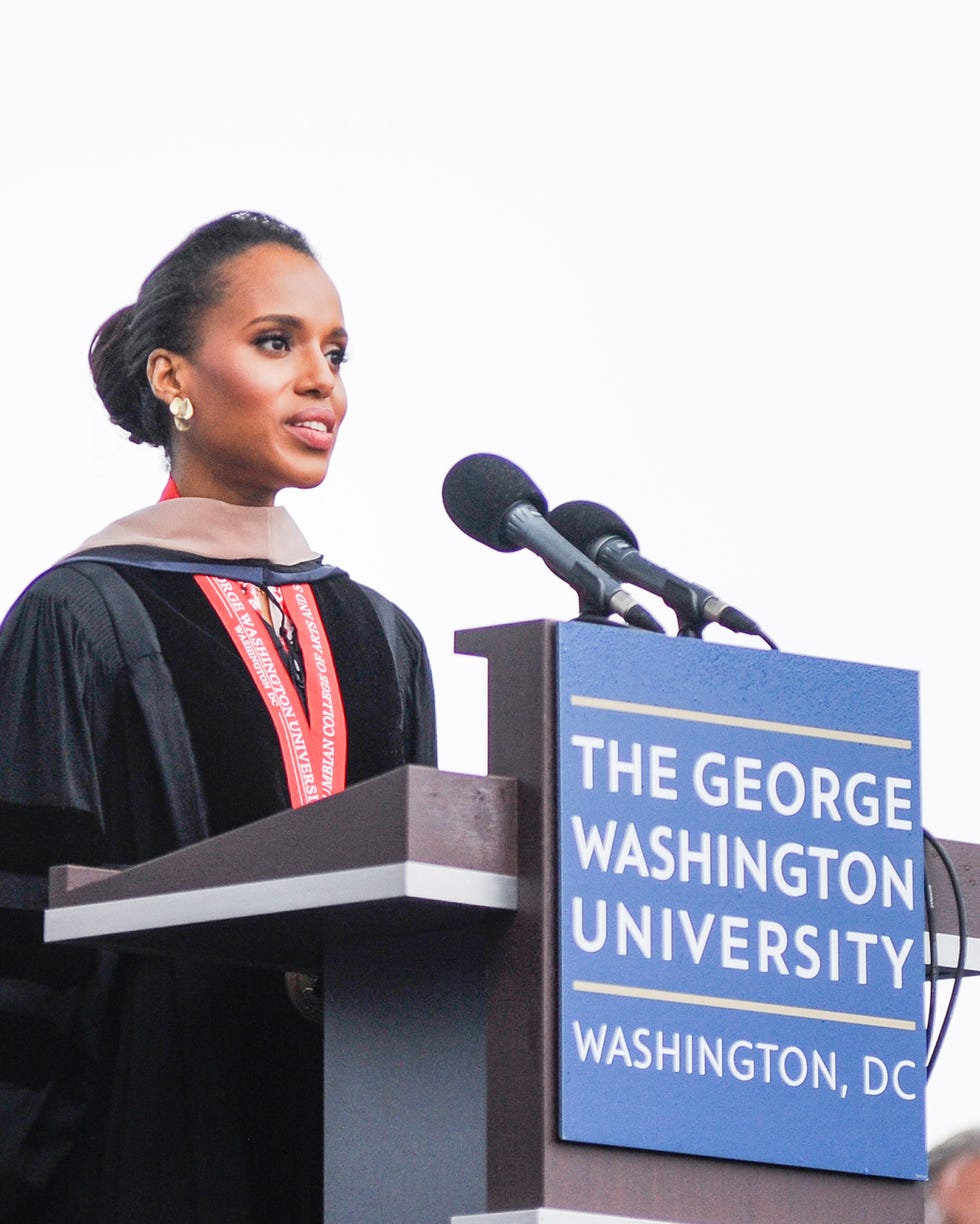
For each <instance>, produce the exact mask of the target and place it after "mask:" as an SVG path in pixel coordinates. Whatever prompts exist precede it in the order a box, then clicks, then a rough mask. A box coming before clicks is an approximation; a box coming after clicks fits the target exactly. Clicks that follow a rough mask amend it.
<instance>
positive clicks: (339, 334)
mask: <svg viewBox="0 0 980 1224" xmlns="http://www.w3.org/2000/svg"><path fill="white" fill-rule="evenodd" d="M256 323H275V324H277V325H278V326H279V327H291V328H293V329H299V328H301V327H302V326H303V320H302V319H299V318H297V317H296V315H288V314H268V315H259V316H258V318H255V319H252V320H251V321H250V322H249V323H247V324H246V326H247V327H254V326H255V324H256ZM330 339H331V340H347V339H348V335H347V329H346V328H345V327H335V328H334V329H333V331H332V332H331V333H330Z"/></svg>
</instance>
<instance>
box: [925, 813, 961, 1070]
mask: <svg viewBox="0 0 980 1224" xmlns="http://www.w3.org/2000/svg"><path fill="white" fill-rule="evenodd" d="M922 833H923V836H924V837H925V839H926V841H927V842H928V843H929V845H930V846H932V848H933V849H934V850H935V852H936V854H937V855H938V857H939V860H940V862H941V863H942V865H943V867H944V868H945V869H946V875H947V877H948V878H949V882H950V885H951V887H952V889H953V900H954V901H955V902H956V923H957V928H958V935H959V947H958V949H957V953H956V968H955V970H954V971H953V985H952V988H951V989H950V993H949V999H948V1000H947V1003H946V1011H945V1014H944V1015H943V1022H942V1024H941V1025H940V1026H939V1032H938V1033H937V1034H936V1039H935V1041H934V1042H933V1046H932V1050H931V1051H928V1054H927V1058H926V1079H928V1078H929V1076H930V1075H931V1074H932V1068H933V1067H934V1066H935V1064H936V1059H937V1058H938V1057H939V1052H940V1050H941V1049H942V1045H943V1042H944V1041H945V1039H946V1032H947V1030H948V1028H949V1022H950V1020H951V1019H952V1018H953V1009H954V1008H955V1006H956V1000H957V996H958V995H959V993H960V983H961V982H962V981H963V975H964V970H965V969H966V906H965V905H964V903H963V890H962V889H961V888H960V882H959V880H958V879H957V877H956V869H955V867H954V866H953V861H952V859H951V858H950V857H949V855H948V854H947V853H946V847H945V846H944V845H943V844H942V842H941V841H940V840H939V839H938V838H937V837H933V835H932V834H931V833H928V832H927V831H926V830H925V829H923V830H922ZM930 954H931V955H934V954H932V953H930ZM927 1049H928V1047H927Z"/></svg>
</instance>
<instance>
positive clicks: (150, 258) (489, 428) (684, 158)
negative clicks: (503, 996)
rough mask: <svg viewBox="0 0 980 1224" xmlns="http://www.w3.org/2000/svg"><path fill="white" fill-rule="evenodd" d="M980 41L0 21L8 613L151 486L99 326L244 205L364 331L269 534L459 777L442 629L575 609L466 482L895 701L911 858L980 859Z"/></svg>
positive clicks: (741, 21)
mask: <svg viewBox="0 0 980 1224" xmlns="http://www.w3.org/2000/svg"><path fill="white" fill-rule="evenodd" d="M978 44H980V11H978V9H977V7H976V5H975V4H973V3H970V2H966V0H962V2H956V0H950V2H948V3H926V2H925V0H922V2H918V3H908V2H904V0H823V2H822V3H819V4H818V3H802V2H801V0H773V2H772V3H765V2H762V0H739V2H737V3H733V2H732V0H705V2H702V3H695V2H689V3H677V2H675V3H665V2H663V0H642V2H639V0H611V2H609V0H607V3H605V4H603V5H598V4H585V3H582V2H581V0H562V2H561V3H558V2H554V3H548V2H542V0H537V2H535V0H524V3H512V2H511V0H503V2H495V3H492V4H489V3H482V2H474V3H469V4H462V3H458V2H457V3H453V2H448V0H447V2H444V3H440V2H436V0H423V2H422V3H415V4H399V3H394V2H391V3H383V2H379V0H375V2H371V0H367V2H365V0H358V2H357V3H350V4H348V5H335V4H333V3H330V2H329V0H316V2H313V0H295V2H294V3H291V4H271V3H264V4H258V3H254V2H253V0H243V2H242V3H237V4H234V5H230V4H229V5H224V4H219V3H209V2H208V0H198V2H197V3H193V4H191V3H187V2H186V0H174V2H173V3H169V4H168V5H165V6H156V5H153V6H149V5H147V6H143V5H138V4H131V3H127V4H123V3H118V4H117V3H110V2H106V0H94V2H92V3H87V4H84V5H78V6H69V5H68V4H67V3H65V4H60V5H59V4H48V5H44V4H37V5H32V6H30V7H28V6H27V5H19V6H16V7H14V6H11V8H10V9H9V10H8V11H7V12H6V13H5V16H4V21H3V32H2V42H0V48H2V49H0V105H2V114H3V116H4V121H3V135H2V147H3V173H4V183H5V186H4V189H3V197H2V205H0V209H2V213H0V215H2V218H3V223H4V224H3V290H2V293H0V320H2V325H0V351H2V358H3V371H4V378H3V382H2V384H0V395H2V403H3V418H2V419H3V434H2V438H3V445H2V448H0V488H2V497H3V505H4V510H5V520H6V523H7V529H6V533H5V542H6V548H5V552H6V566H5V570H4V573H3V575H2V578H0V607H6V606H7V605H8V604H9V603H10V602H11V601H12V600H13V598H14V597H15V596H16V594H17V592H18V591H19V590H20V588H21V587H22V586H23V585H24V584H25V583H26V582H27V581H28V580H29V579H30V578H31V576H32V575H33V574H34V573H36V572H37V571H38V570H39V569H41V568H43V567H44V565H45V564H46V563H48V562H49V561H51V560H53V559H54V558H55V557H57V556H58V555H60V554H62V553H64V552H66V551H68V550H69V549H70V548H71V547H72V546H73V545H75V544H76V543H77V542H78V541H79V540H80V539H81V538H82V537H83V536H85V535H88V534H89V533H90V532H92V531H94V530H95V529H96V528H97V527H99V526H101V525H103V523H105V522H106V521H108V520H109V519H111V518H114V517H117V516H118V515H120V514H123V513H125V512H127V511H129V510H131V509H133V508H135V507H137V506H140V505H144V504H146V503H148V502H151V501H154V500H156V497H157V496H158V494H159V491H160V489H161V487H162V485H163V482H164V479H165V473H164V468H163V464H162V460H161V458H160V457H159V456H158V455H156V454H155V453H154V452H145V451H144V449H143V448H136V447H133V446H131V445H130V444H129V443H128V442H127V441H126V440H125V439H124V438H123V437H122V436H121V435H118V434H117V433H116V431H115V430H114V429H113V428H112V427H111V426H110V425H108V424H107V422H106V418H105V415H104V412H103V410H102V409H101V406H100V405H99V403H98V401H97V399H96V397H95V394H94V391H93V390H92V389H91V386H90V384H89V381H88V373H87V366H86V359H85V358H86V350H87V347H88V343H89V340H90V338H91V335H92V333H93V331H94V330H95V328H96V326H97V325H98V324H99V323H100V322H101V321H102V320H103V319H104V318H105V317H106V316H107V315H108V314H110V313H111V312H112V311H114V310H115V309H116V308H118V307H119V306H121V305H124V304H126V303H128V302H131V301H132V300H133V299H134V297H135V295H136V292H137V290H138V287H139V283H140V281H141V280H142V278H143V276H144V275H145V274H146V273H147V272H148V271H149V270H150V268H151V267H152V266H153V265H154V264H155V263H156V262H157V260H158V259H159V258H160V257H161V256H162V255H163V254H165V253H166V252H167V251H168V250H169V249H171V247H173V246H174V245H175V244H176V243H177V242H178V241H180V239H181V238H182V237H183V236H184V235H185V234H186V233H187V232H188V231H189V230H191V229H192V228H194V227H195V226H196V225H198V224H200V223H202V222H203V221H205V220H209V219H210V218H212V217H214V216H217V215H220V214H222V213H224V212H227V211H230V210H231V209H234V208H242V207H246V208H258V209H263V210H266V211H269V212H272V213H275V214H277V215H280V216H282V217H283V218H284V219H285V220H287V221H289V222H290V223H291V224H293V225H296V226H298V227H299V228H301V229H303V230H304V231H306V233H307V234H308V236H309V238H310V240H311V242H312V243H313V245H314V247H315V248H316V249H317V251H318V252H319V254H320V256H321V259H322V262H323V263H324V266H325V267H326V268H327V270H328V271H329V272H331V274H332V275H333V277H334V279H335V280H336V282H337V284H338V286H339V288H340V291H341V294H342V297H343V299H344V303H345V308H346V315H347V322H348V326H349V329H350V331H351V334H352V346H351V362H350V364H349V365H348V366H347V367H346V377H347V382H348V387H349V394H350V401H351V411H350V415H349V417H348V421H347V423H346V424H345V426H344V430H343V435H342V438H341V444H340V446H339V449H338V452H337V455H336V457H335V459H334V463H333V467H332V470H331V473H330V476H329V479H328V481H327V484H326V485H325V486H324V488H323V489H321V490H319V491H317V492H315V493H306V494H302V495H297V496H287V497H286V498H284V501H286V503H287V504H288V505H289V506H290V508H291V509H292V510H293V512H294V514H295V515H296V517H297V518H298V519H299V521H300V523H301V525H302V526H303V527H304V528H305V530H306V532H307V535H308V536H309V537H310V538H311V541H312V542H313V543H314V544H315V545H316V546H317V547H318V548H321V549H322V550H323V551H324V552H325V554H326V555H327V558H328V559H329V560H332V561H336V562H337V563H340V564H342V565H343V566H345V567H346V568H347V569H349V570H350V571H351V572H352V573H353V574H354V576H355V577H357V578H359V579H361V580H362V581H365V582H368V583H369V584H371V585H374V586H377V587H379V588H380V589H382V590H383V591H384V592H385V593H386V594H388V595H390V596H391V597H393V598H394V599H396V600H397V601H398V602H400V603H401V604H402V605H403V606H404V607H405V608H406V609H407V610H408V611H409V612H410V614H411V615H412V616H413V617H414V618H415V620H416V621H417V622H418V624H419V626H420V627H421V629H422V631H423V633H424V635H425V637H426V639H427V642H428V644H429V648H430V651H431V655H432V661H433V665H434V669H435V675H436V684H437V694H438V700H439V707H440V710H439V712H440V722H441V752H442V756H441V763H442V764H443V766H444V767H446V768H450V769H459V770H464V771H476V772H479V771H482V770H483V769H484V768H485V752H484V745H483V741H484V735H485V723H484V722H483V721H482V720H483V717H484V716H483V714H482V708H483V700H484V699H483V683H484V678H483V673H482V664H481V663H480V662H478V661H475V660H470V659H457V658H455V657H454V656H453V653H452V632H453V630H454V628H456V627H462V626H470V625H480V624H492V623H497V622H502V621H509V620H524V619H535V618H538V617H543V616H550V617H557V618H563V617H567V616H571V615H573V614H574V612H575V601H574V597H573V596H572V595H571V593H570V592H569V591H568V590H566V589H565V588H564V587H563V586H562V585H561V584H560V583H559V582H558V581H557V580H556V579H554V578H552V577H551V575H550V574H549V573H548V572H547V571H546V570H545V569H544V567H543V566H542V565H541V564H540V563H539V562H538V561H536V560H535V559H534V558H532V557H530V556H529V555H528V554H515V555H508V556H504V555H498V554H495V553H492V552H490V551H488V550H486V549H484V548H481V546H480V545H478V544H475V543H474V542H472V541H471V540H469V539H468V538H466V537H465V536H463V535H461V534H460V533H459V532H458V531H457V530H456V528H455V527H453V526H452V524H451V523H450V522H449V520H448V519H447V518H446V517H445V515H444V513H443V510H442V507H441V502H440V488H441V483H442V478H443V476H444V474H445V472H446V471H447V469H448V468H449V467H450V466H451V464H452V463H454V462H455V461H456V460H457V459H458V458H460V457H461V456H463V455H466V454H468V453H470V452H473V451H482V450H487V451H495V452H498V453H502V454H504V455H507V456H508V457H509V458H511V459H513V460H514V461H515V462H517V463H519V464H520V465H521V466H522V467H524V468H525V469H526V470H527V471H528V472H529V473H530V474H531V475H532V476H533V477H534V479H535V480H536V481H537V482H538V484H539V485H540V486H541V487H542V489H543V491H544V492H545V494H546V496H547V497H548V499H549V500H550V502H551V504H552V505H557V504H558V503H559V502H562V501H565V500H567V499H570V498H578V497H587V498H592V499H594V500H597V501H601V502H605V503H607V504H610V505H612V506H614V507H615V508H616V509H617V510H618V511H619V513H620V514H622V515H623V517H624V518H625V519H626V520H627V522H629V523H630V524H631V525H632V526H633V528H634V530H635V532H636V533H637V535H638V536H639V538H640V543H641V546H642V547H643V550H644V551H645V552H646V553H647V555H649V556H651V557H652V558H653V559H655V560H657V561H659V562H660V563H662V564H664V565H667V566H669V567H670V568H672V569H674V570H675V571H677V572H679V573H682V574H684V575H685V576H687V577H690V578H692V579H695V580H697V581H699V582H701V583H703V584H705V585H708V586H711V587H713V588H714V589H715V590H717V591H718V592H719V593H721V594H722V595H724V596H725V597H726V598H728V599H729V600H731V601H732V602H733V603H735V604H737V605H738V606H740V607H742V608H743V609H745V610H746V611H747V612H749V613H750V614H751V615H753V616H755V617H757V618H758V619H759V620H760V621H761V622H762V623H763V625H764V626H765V627H766V629H767V630H768V631H769V632H770V633H771V634H772V635H773V636H774V637H775V638H776V640H777V641H778V643H779V644H780V646H781V647H782V648H783V649H785V650H790V651H796V652H800V653H805V654H813V655H821V656H828V657H835V658H845V659H853V660H857V661H860V662H868V663H880V664H886V665H893V666H898V667H906V668H913V669H916V670H918V671H919V672H920V673H921V677H922V743H923V786H924V812H925V819H926V823H927V825H928V826H929V827H930V828H931V829H932V831H934V832H935V833H937V834H941V835H943V836H946V837H953V838H959V839H962V840H976V839H978V838H980V821H978V801H977V786H976V776H977V767H976V760H977V753H976V745H977V742H978V739H980V703H978V699H977V696H976V694H977V690H978V685H980V658H978V647H977V641H978V638H977V634H976V632H975V626H974V622H975V618H976V617H977V616H978V615H980V599H978V595H980V589H978V588H980V583H978V579H977V572H976V566H975V563H974V548H973V541H974V535H975V517H976V516H975V512H974V500H975V492H974V490H975V480H974V478H973V476H974V473H973V468H974V455H973V451H974V447H975V437H976V433H975V430H974V428H973V417H974V413H975V409H976V404H977V400H978V380H980V376H978V362H977V358H978V344H977V337H978V334H980V327H978V324H980V318H978V314H980V228H978V223H977V218H978V216H980V175H978V158H977V128H978V119H980V106H978V104H980V73H978V72H977V69H976V64H977V59H978V50H980V46H978ZM650 602H651V606H652V607H653V609H654V610H655V611H656V610H657V607H658V606H657V605H656V601H655V600H652V599H651V601H650ZM664 615H665V617H666V616H667V614H666V613H664ZM714 636H715V637H716V638H718V639H719V640H720V639H723V638H725V636H726V635H724V634H723V633H716V634H715V635H714ZM978 1017H980V986H977V984H976V983H975V982H972V981H968V982H967V983H966V984H965V987H964V990H963V1002H962V1006H961V1009H960V1011H959V1013H958V1016H957V1019H956V1020H955V1021H954V1025H953V1029H952V1034H951V1037H950V1040H949V1043H948V1046H947V1052H946V1054H945V1056H944V1059H943V1060H942V1062H941V1064H940V1066H939V1067H938V1069H937V1071H936V1074H935V1075H934V1077H933V1080H932V1083H931V1085H930V1099H929V1138H930V1141H931V1142H934V1141H936V1140H938V1139H941V1138H944V1137H945V1136H947V1135H948V1134H950V1133H951V1132H953V1131H954V1130H957V1129H959V1128H960V1127H962V1126H966V1125H976V1124H978V1123H980V1106H978V1104H977V1083H978V1062H980V1059H978V1057H977V1055H976V1053H975V1042H974V1040H973V1034H974V1032H975V1031H976V1028H977V1021H978ZM883 1141H887V1140H886V1139H885V1137H883Z"/></svg>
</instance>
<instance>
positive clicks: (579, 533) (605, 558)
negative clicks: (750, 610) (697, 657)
mask: <svg viewBox="0 0 980 1224" xmlns="http://www.w3.org/2000/svg"><path fill="white" fill-rule="evenodd" d="M548 521H549V522H550V523H551V525H552V526H553V527H554V528H555V530H556V531H558V532H559V534H560V535H562V536H564V537H565V539H567V540H568V541H569V542H570V543H572V544H574V545H575V547H576V548H579V549H581V550H582V552H584V553H585V555H586V556H587V557H590V558H591V559H592V560H593V561H595V562H596V564H597V565H601V566H602V568H603V569H605V570H607V571H608V572H609V573H610V574H612V575H614V577H616V578H618V579H619V580H620V582H629V583H632V584H633V585H634V586H638V587H642V589H643V590H645V591H650V592H652V593H653V594H654V595H659V596H660V598H661V599H662V600H663V601H664V603H665V604H666V605H667V606H668V608H670V609H671V611H672V612H674V614H675V615H676V616H677V625H678V632H679V633H680V634H681V635H683V636H685V637H700V636H701V632H702V630H703V629H704V627H705V625H707V624H711V623H717V624H719V625H723V626H724V627H725V628H726V629H730V630H732V632H734V633H749V634H752V635H754V636H756V637H760V638H761V639H762V640H763V641H764V642H765V643H766V645H767V646H769V647H771V649H773V650H776V649H778V647H777V646H776V644H775V642H773V640H772V639H771V638H770V637H769V636H768V635H767V634H766V633H764V632H763V631H762V629H761V628H760V627H759V625H758V624H757V623H756V622H755V621H754V620H752V618H751V617H749V616H746V615H745V613H744V612H740V611H739V609H738V608H734V607H732V605H731V604H728V603H725V601H724V600H722V599H719V597H718V596H717V595H716V594H715V593H714V592H713V591H709V590H708V589H707V587H703V586H699V585H698V584H697V583H695V582H687V581H686V580H685V579H683V578H678V577H677V575H676V574H672V573H671V572H670V571H669V570H665V569H664V568H663V567H662V566H659V565H655V564H654V563H653V562H652V561H648V560H647V559H646V558H645V557H642V556H641V555H640V552H639V544H638V542H637V539H636V536H635V535H634V534H633V532H632V531H631V530H630V528H629V527H628V526H627V525H626V523H624V522H623V520H622V519H621V518H620V517H619V515H618V514H616V513H615V512H614V511H612V510H610V509H609V508H608V507H607V506H601V505H599V504H598V502H589V501H575V502H566V503H565V504H564V505H562V506H556V507H555V509H554V510H552V511H551V513H550V514H549V515H548Z"/></svg>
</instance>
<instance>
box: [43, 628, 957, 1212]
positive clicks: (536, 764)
mask: <svg viewBox="0 0 980 1224" xmlns="http://www.w3.org/2000/svg"><path fill="white" fill-rule="evenodd" d="M624 632H625V631H624ZM457 650H458V651H459V652H460V653H463V654H468V655H475V656H482V657H485V658H486V659H487V660H488V661H489V703H490V748H489V771H490V773H489V776H488V777H470V776H464V775H456V774H448V773H442V772H439V771H437V770H432V769H426V768H422V767H417V766H408V767H404V768H402V769H399V770H396V771H394V772H393V773H391V774H388V775H385V776H382V777H380V778H376V779H373V780H371V781H368V782H364V783H361V784H360V785H358V786H355V787H352V788H351V789H350V790H348V791H345V792H343V793H342V794H340V795H338V796H336V797H334V798H332V799H329V800H325V801H322V802H320V803H315V804H311V805H309V806H308V807H304V808H300V809H295V810H292V811H288V812H283V813H280V814H278V815H275V816H271V817H268V818H267V819H265V820H261V821H257V822H255V823H254V824H252V825H248V826H245V827H243V828H240V829H238V830H235V831H233V832H231V833H227V834H224V835H222V836H220V837H216V838H213V839H211V840H209V841H207V842H202V843H199V844H197V845H195V846H191V847H188V848H186V849H183V850H180V851H178V852H175V853H173V854H170V855H167V856H165V857H164V858H161V859H157V860H154V861H152V862H148V863H143V864H139V865H137V866H135V867H132V868H129V869H127V870H125V871H121V872H108V871H99V870H96V869H89V868H73V867H61V868H56V869H54V870H53V871H52V876H51V896H50V908H49V910H48V912H47V914H46V938H47V939H49V940H53V941H75V940H78V941H87V942H95V943H100V944H105V945H109V946H116V947H121V948H125V949H128V950H133V951H137V952H141V953H148V954H153V955H168V956H182V957H194V958H203V959H208V958H215V957H218V958H222V959H227V960H231V961H237V962H241V963H247V964H248V963H250V964H261V965H265V966H273V967H278V968H281V969H284V970H302V971H307V972H319V973H322V976H323V984H324V990H323V993H324V1059H325V1062H324V1067H325V1077H324V1082H325V1089H324V1096H325V1101H324V1118H325V1154H324V1162H325V1163H324V1167H325V1186H326V1193H325V1197H326V1204H325V1214H324V1220H325V1222H326V1224H341V1222H343V1224H350V1221H352V1220H357V1221H358V1222H359V1224H400V1222H404V1224H449V1222H450V1219H454V1220H458V1221H460V1222H462V1221H466V1222H467V1224H478V1222H479V1224H483V1222H484V1221H485V1222H486V1224H491V1222H492V1221H499V1224H588V1222H589V1221H594V1222H595V1224H600V1222H601V1224H607V1222H611V1221H617V1222H618V1221H619V1220H635V1221H642V1222H660V1221H678V1222H681V1224H743V1222H744V1224H749V1222H752V1224H794V1222H800V1224H803V1222H804V1221H805V1222H806V1224H838V1222H839V1221H840V1220H844V1219H861V1220H862V1221H864V1224H921V1221H922V1217H923V1189H922V1184H921V1183H919V1182H914V1181H900V1180H894V1179H890V1178H884V1177H864V1176H859V1175H855V1174H843V1173H832V1172H824V1171H819V1170H814V1169H806V1168H796V1167H784V1166H776V1165H765V1164H754V1163H744V1162H738V1161H732V1160H724V1159H713V1158H707V1157H696V1156H691V1155H680V1154H673V1153H665V1152H655V1151H639V1150H632V1149H625V1148H616V1147H606V1146H598V1145H593V1144H588V1143H572V1142H563V1141H562V1140H560V1139H559V1138H558V1128H557V1105H556V1100H557V1087H558V1086H557V1082H556V1081H557V1059H556V1042H557V1034H556V1027H557V1011H556V997H555V995H556V980H557V967H556V946H557V941H556V931H555V925H556V912H557V911H556V904H555V888H556V848H555V836H556V831H555V824H556V817H555V813H556V776H555V764H554V748H553V746H554V743H555V699H554V691H555V651H554V625H553V624H551V623H549V622H531V623H527V624H518V625H507V626H500V627H495V628H489V629H480V630H467V631H464V632H462V633H460V634H458V635H457ZM947 850H948V852H949V853H950V854H951V856H952V857H953V859H954V862H956V863H957V865H958V867H959V868H960V873H961V875H962V876H964V878H969V879H970V880H971V883H972V882H975V880H976V878H977V874H978V868H980V848H978V847H975V846H969V845H965V844H957V843H947ZM937 892H938V898H937V904H938V911H939V915H940V922H941V930H942V933H943V939H941V941H940V955H941V957H943V958H944V959H945V962H947V967H948V962H949V960H950V955H951V950H952V946H953V944H954V942H955V940H954V936H955V935H956V933H957V932H956V926H955V913H954V910H953V906H952V900H951V897H950V895H948V894H947V893H946V892H945V890H943V889H942V888H937ZM967 921H968V930H969V934H970V936H971V939H970V944H969V958H970V959H969V961H968V964H969V967H970V968H971V969H972V970H973V971H977V970H978V969H980V960H978V958H977V947H978V945H977V943H976V938H975V937H976V935H977V934H978V933H980V901H978V898H977V896H976V890H975V887H974V888H972V889H971V890H970V891H969V892H968V895H967ZM954 959H955V955H954Z"/></svg>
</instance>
